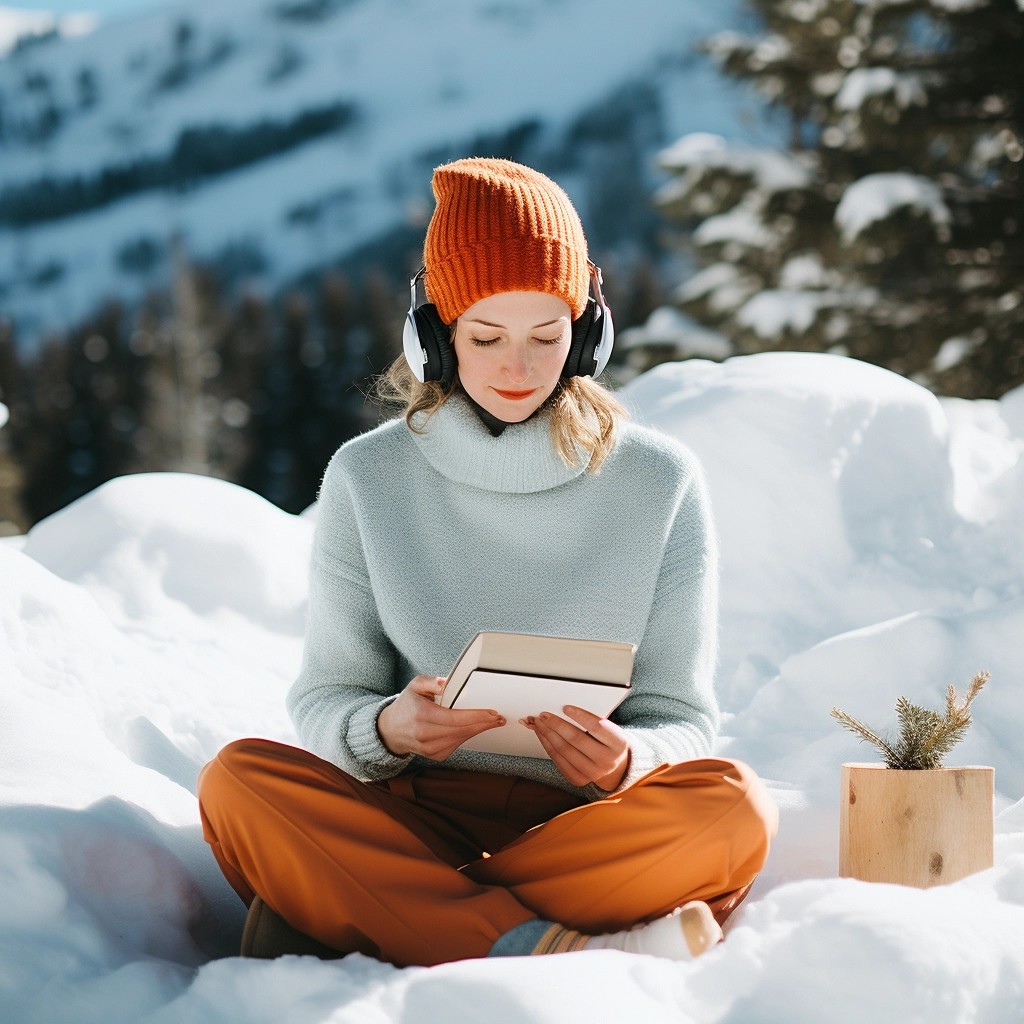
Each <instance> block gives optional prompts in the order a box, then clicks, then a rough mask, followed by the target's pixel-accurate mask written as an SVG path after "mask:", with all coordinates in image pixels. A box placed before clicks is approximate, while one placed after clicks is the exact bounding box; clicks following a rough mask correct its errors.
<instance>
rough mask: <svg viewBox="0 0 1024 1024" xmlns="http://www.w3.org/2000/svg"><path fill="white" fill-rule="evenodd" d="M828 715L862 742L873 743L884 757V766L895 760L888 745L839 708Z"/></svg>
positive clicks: (893, 752) (894, 755)
mask: <svg viewBox="0 0 1024 1024" xmlns="http://www.w3.org/2000/svg"><path fill="white" fill-rule="evenodd" d="M829 713H830V714H831V715H832V717H833V718H834V719H835V720H836V721H837V722H838V723H839V724H840V725H842V726H843V727H844V728H846V729H849V730H850V732H852V733H856V734H857V735H858V736H859V737H860V738H861V739H862V740H865V741H866V742H868V743H873V744H874V745H875V746H876V747H878V749H879V750H881V751H882V754H883V755H884V756H885V761H886V764H890V762H891V761H892V760H894V759H896V757H897V754H896V752H895V751H894V750H893V748H892V747H891V746H890V745H889V743H888V742H887V741H886V740H885V739H883V738H882V737H881V736H879V735H878V733H876V732H874V731H873V730H871V729H870V728H869V727H868V726H866V725H865V724H864V723H863V722H860V721H858V720H857V719H856V718H854V717H853V716H852V715H848V714H847V713H846V712H845V711H842V710H840V709H839V708H833V709H832V710H831V712H829Z"/></svg>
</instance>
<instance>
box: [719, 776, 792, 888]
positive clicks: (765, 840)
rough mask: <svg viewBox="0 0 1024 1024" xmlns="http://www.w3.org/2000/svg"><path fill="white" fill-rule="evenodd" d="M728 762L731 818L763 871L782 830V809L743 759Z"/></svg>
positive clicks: (750, 855) (752, 856) (750, 854)
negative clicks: (733, 802) (732, 793)
mask: <svg viewBox="0 0 1024 1024" xmlns="http://www.w3.org/2000/svg"><path fill="white" fill-rule="evenodd" d="M729 765H730V768H729V770H728V772H727V773H725V778H726V780H727V782H726V784H727V785H730V786H732V787H733V789H734V793H735V805H734V807H733V810H732V813H731V815H730V817H731V818H732V819H733V821H734V827H735V829H736V831H737V833H738V834H739V835H742V836H743V838H744V845H746V847H747V849H748V851H749V854H748V856H749V859H751V860H753V861H759V862H760V863H759V865H758V868H757V870H760V867H761V866H763V864H764V861H765V860H766V859H767V857H768V849H769V847H770V846H771V842H772V840H773V839H774V838H775V835H776V833H777V832H778V830H779V809H778V807H777V806H776V803H775V801H774V800H773V799H772V795H771V793H769V792H768V787H767V786H766V785H765V784H764V782H763V781H762V780H761V778H760V776H758V774H757V773H756V772H755V771H754V769H753V768H751V767H750V766H749V765H748V764H744V762H742V761H730V762H729Z"/></svg>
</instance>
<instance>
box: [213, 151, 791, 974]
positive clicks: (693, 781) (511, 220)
mask: <svg viewBox="0 0 1024 1024" xmlns="http://www.w3.org/2000/svg"><path fill="white" fill-rule="evenodd" d="M433 188H434V195H435V198H436V201H437V206H436V210H435V212H434V214H433V217H432V219H431V222H430V224H429V226H428V229H427V236H426V241H425V246H424V264H425V271H424V272H423V276H424V285H425V289H426V293H427V296H428V298H429V299H430V300H431V302H432V303H433V306H431V305H425V306H423V307H420V308H418V309H415V310H414V309H410V319H409V323H408V324H407V327H406V338H405V342H406V356H405V357H404V358H403V360H401V361H400V362H399V364H397V365H396V366H395V367H393V368H392V371H391V374H390V380H391V384H392V387H393V388H394V389H397V391H398V392H400V393H401V394H402V395H403V396H404V397H405V399H406V402H407V411H406V416H405V418H404V419H398V420H393V421H391V422H388V423H385V424H383V425H382V426H380V427H378V428H377V429H375V430H373V431H370V432H369V433H367V434H364V435H363V436H361V437H358V438H355V439H354V440H352V441H349V442H348V443H346V444H344V445H343V446H342V447H341V448H340V449H339V451H338V452H337V453H336V454H335V456H334V458H333V459H332V460H331V463H330V465H329V466H328V468H327V472H326V474H325V477H324V480H323V484H322V487H321V491H320V498H319V513H318V520H317V527H316V535H315V540H314V545H313V555H312V568H311V577H310V604H309V617H308V623H307V631H306V639H305V646H304V651H303V661H302V667H301V671H300V673H299V676H298V678H297V680H296V682H295V683H294V685H293V686H292V688H291V690H290V692H289V694H288V708H289V711H290V713H291V715H292V718H293V720H294V722H295V726H296V729H297V731H298V734H299V736H300V737H301V739H302V742H303V743H304V744H305V745H306V746H307V747H308V751H307V750H299V749H296V748H293V747H288V746H284V745H281V744H277V743H271V742H269V741H265V740H242V741H238V742H236V743H233V744H230V745H229V746H228V747H226V748H225V749H224V750H223V751H221V753H220V754H219V755H218V757H217V758H215V759H214V760H213V761H212V762H211V763H210V764H209V765H208V766H207V767H206V769H205V770H204V773H203V776H202V778H201V781H200V803H201V810H202V818H203V824H204V830H205V834H206V837H207V840H208V841H209V842H210V844H211V846H212V847H213V850H214V853H215V855H216V857H217V859H218V861H219V863H220V865H221V868H222V870H223V871H224V873H225V875H226V876H227V878H228V880H229V881H230V882H231V884H232V885H233V886H234V888H235V889H236V890H237V891H238V893H239V895H240V896H241V897H242V899H243V900H245V901H246V902H247V903H248V904H250V905H251V907H254V908H257V910H258V911H259V915H254V911H252V910H251V911H250V924H251V923H252V922H253V919H254V916H256V917H257V919H258V920H260V921H263V922H266V921H271V922H273V921H277V920H280V919H283V920H284V921H285V922H287V924H288V925H290V926H291V928H293V929H295V930H296V931H297V932H298V933H301V934H302V935H305V936H309V937H311V938H313V939H315V940H316V941H317V942H318V943H320V944H322V945H323V946H326V947H329V948H330V949H332V950H337V951H339V952H340V953H346V952H350V951H356V950H358V951H360V952H362V953H366V954H369V955H372V956H375V957H378V958H380V959H382V960H386V961H390V962H392V963H394V964H398V965H408V964H424V965H429V964H437V963H443V962H446V961H451V960H456V959H462V958H466V957H478V956H485V955H521V954H528V953H550V952H558V951H568V950H573V949H580V948H615V949H629V950H635V951H638V952H647V953H653V954H655V955H659V956H665V957H670V958H675V959H689V958H691V957H693V956H696V955H698V954H699V953H701V952H702V951H703V950H704V949H706V948H708V946H710V945H711V944H713V943H714V942H716V941H717V940H718V939H720V938H721V929H720V923H721V921H723V920H724V919H725V918H726V917H727V916H728V914H729V913H730V912H731V911H732V910H733V909H734V908H735V907H736V905H737V904H738V903H739V902H740V900H742V899H743V897H744V896H745V895H746V893H747V891H748V889H749V887H750V885H751V883H752V881H753V879H754V877H755V875H756V874H757V872H758V871H759V870H760V868H761V867H762V865H763V863H764V860H765V857H766V856H767V851H768V844H769V842H770V839H771V837H772V836H773V835H774V832H775V828H776V824H777V812H776V810H775V807H774V805H773V804H772V802H771V799H770V797H768V795H767V793H766V791H765V789H764V787H763V785H762V784H761V783H760V782H759V780H758V779H757V778H756V777H755V776H754V774H753V773H752V772H751V770H750V769H749V768H748V767H746V766H745V765H743V764H741V763H739V762H735V761H729V760H724V759H721V758H713V757H711V756H710V750H711V744H712V741H713V739H714V736H715V732H716V729H717V724H718V709H717V704H716V701H715V697H714V693H713V689H712V679H713V671H714V662H715V655H716V644H717V562H716V547H715V540H714V536H713V529H712V523H711V518H710V512H709V508H708V501H707V494H706V489H705V485H704V482H703V478H702V475H701V472H700V468H699V466H698V464H697V462H696V460H695V458H694V457H693V455H692V454H691V453H689V452H688V451H687V450H686V449H684V448H683V447H682V446H680V445H678V444H677V443H675V442H674V441H672V440H671V439H669V438H667V437H664V436H661V435H658V434H655V433H653V432H650V431H646V430H643V429H641V428H639V427H636V426H633V425H631V424H629V423H627V422H626V416H625V413H624V410H623V409H622V407H621V406H620V405H619V404H618V403H617V402H616V400H615V399H614V398H613V396H612V395H611V394H610V393H609V392H608V391H607V390H605V389H604V388H603V387H602V386H601V385H599V384H597V383H595V382H594V381H593V380H592V379H590V375H591V374H593V373H595V372H599V370H600V369H601V368H603V363H604V362H605V361H606V360H607V354H608V350H609V348H610V344H611V334H610V326H611V325H610V317H609V316H608V314H607V310H606V308H605V307H604V305H603V299H601V298H600V288H599V281H600V277H599V274H598V273H597V272H596V268H592V266H591V265H590V264H589V262H588V259H587V247H586V241H585V238H584V235H583V229H582V227H581V225H580V222H579V218H578V216H577V214H576V211H575V210H574V209H573V207H572V205H571V203H570V201H569V199H568V197H567V196H566V194H565V193H564V192H563V191H562V190H561V189H560V188H559V187H558V186H557V185H556V184H555V183H554V182H552V181H550V180H549V179H548V178H546V177H545V176H543V175H541V174H539V173H537V172H536V171H533V170H531V169H530V168H527V167H524V166H522V165H519V164H515V163H512V162H509V161H505V160H485V159H470V160H460V161H456V162H454V163H451V164H448V165H445V166H443V167H439V168H438V169H437V170H436V171H435V173H434V177H433ZM592 283H593V285H594V289H595V291H596V293H597V294H596V296H595V299H590V298H589V294H588V293H589V290H590V287H591V284H592ZM415 285H416V281H415V279H414V281H413V289H414V291H413V295H414V298H413V305H415ZM486 629H494V630H505V631H514V632H524V633H544V634H555V635H563V636H576V637H591V638H595V639H610V640H620V641H626V642H632V643H635V644H636V645H637V646H638V650H637V657H636V662H635V668H634V675H633V683H632V690H631V695H630V696H629V697H628V698H627V699H626V700H625V701H624V702H623V703H622V704H621V705H620V707H619V708H618V709H617V711H616V712H615V713H614V714H613V715H612V716H611V720H604V719H600V718H598V717H597V716H595V715H592V714H589V713H588V712H586V711H584V710H582V709H580V708H574V707H552V708H543V709H542V708H538V714H537V715H536V716H533V717H531V718H530V719H528V720H527V724H528V726H529V727H530V728H532V729H533V730H534V732H535V733H536V735H537V737H538V739H539V740H540V742H541V744H542V745H543V747H544V749H545V750H546V751H547V753H548V754H549V755H550V759H541V758H516V757H509V756H503V755H496V754H488V753H483V752H478V751H469V750H462V749H459V748H460V745H461V744H463V743H464V742H465V741H466V740H467V739H469V738H470V737H472V736H475V735H476V734H478V733H480V732H482V731H484V730H487V729H490V728H494V727H496V726H498V725H501V724H503V720H502V719H501V718H500V716H499V715H498V714H497V712H494V711H490V710H486V709H484V710H455V709H447V708H442V707H440V706H439V705H438V704H436V703H435V702H434V697H435V696H436V695H437V694H438V693H439V692H440V689H441V687H442V686H443V683H444V678H443V676H444V674H445V673H446V672H448V671H449V670H450V668H451V666H452V665H453V664H454V662H455V660H456V658H457V656H458V655H459V653H460V652H461V650H462V649H463V648H464V647H465V645H466V644H467V642H468V641H469V640H470V639H471V638H472V636H473V635H474V634H475V633H476V632H477V631H479V630H486ZM570 720H573V721H575V722H576V723H578V725H581V726H583V729H580V728H578V727H577V725H574V724H572V722H571V721H570ZM267 908H270V909H269V910H268V909H267ZM271 911H272V912H273V913H271Z"/></svg>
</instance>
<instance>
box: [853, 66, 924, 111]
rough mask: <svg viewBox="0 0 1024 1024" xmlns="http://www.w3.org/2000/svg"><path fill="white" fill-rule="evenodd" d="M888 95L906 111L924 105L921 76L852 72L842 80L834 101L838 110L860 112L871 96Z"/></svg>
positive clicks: (877, 70) (889, 71)
mask: <svg viewBox="0 0 1024 1024" xmlns="http://www.w3.org/2000/svg"><path fill="white" fill-rule="evenodd" d="M885 93H890V94H891V95H892V96H893V97H894V99H895V101H896V106H897V107H899V108H900V109H905V108H906V107H909V106H910V105H911V104H914V103H919V104H921V105H923V104H924V102H925V91H924V86H923V84H922V81H921V76H920V75H919V74H916V73H913V72H896V71H894V70H893V69H892V68H884V67H874V68H854V69H853V70H852V71H850V72H849V73H848V74H847V75H846V77H845V78H844V80H843V85H842V87H841V88H840V90H839V94H838V95H837V96H836V99H835V106H836V109H837V110H859V109H860V108H861V107H862V106H863V105H864V103H865V101H866V100H868V99H869V98H871V97H872V96H879V95H883V94H885Z"/></svg>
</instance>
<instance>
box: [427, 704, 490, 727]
mask: <svg viewBox="0 0 1024 1024" xmlns="http://www.w3.org/2000/svg"><path fill="white" fill-rule="evenodd" d="M428 715H429V717H430V719H431V721H434V722H437V723H438V724H439V725H443V726H445V727H447V728H451V729H459V728H476V727H479V728H482V729H490V728H491V727H492V726H495V725H504V724H505V719H504V717H503V716H502V715H500V714H499V713H498V712H497V711H495V710H494V709H493V708H465V709H463V708H442V707H438V708H433V709H429V710H428Z"/></svg>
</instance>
